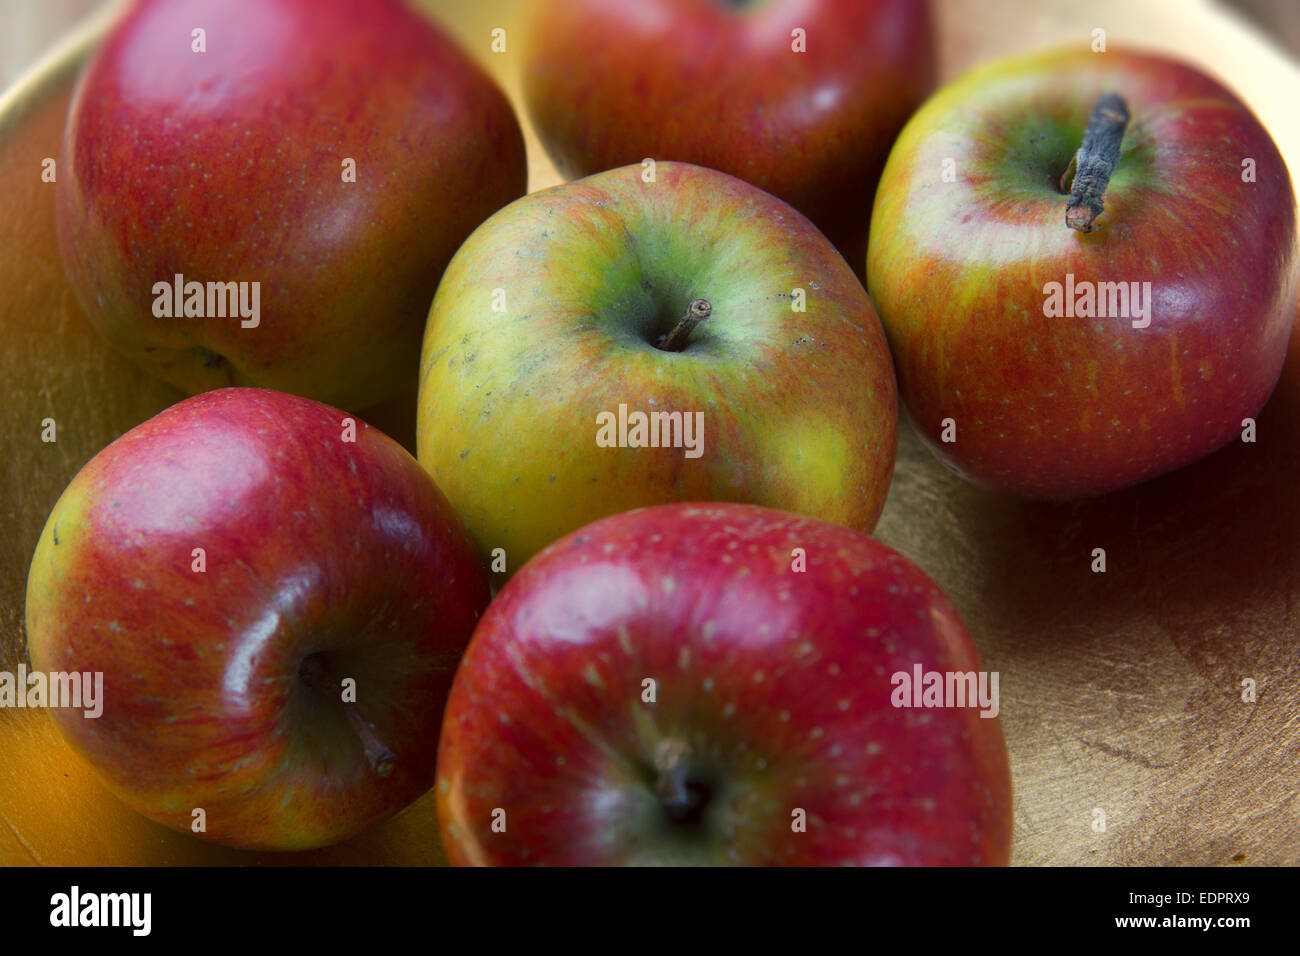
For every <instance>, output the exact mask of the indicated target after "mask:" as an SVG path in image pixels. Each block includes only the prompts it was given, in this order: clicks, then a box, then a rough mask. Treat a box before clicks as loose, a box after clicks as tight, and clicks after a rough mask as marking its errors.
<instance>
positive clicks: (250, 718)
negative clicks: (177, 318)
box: [26, 388, 489, 849]
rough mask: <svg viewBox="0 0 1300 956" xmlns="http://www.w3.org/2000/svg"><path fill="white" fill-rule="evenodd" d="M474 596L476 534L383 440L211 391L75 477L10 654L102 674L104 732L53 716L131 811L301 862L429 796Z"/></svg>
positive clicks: (478, 589)
mask: <svg viewBox="0 0 1300 956" xmlns="http://www.w3.org/2000/svg"><path fill="white" fill-rule="evenodd" d="M488 599H489V589H488V578H487V574H486V570H485V569H484V567H483V566H482V564H481V563H480V562H479V560H478V556H477V555H476V554H475V552H474V547H473V543H472V542H471V541H470V539H469V536H468V535H467V533H466V532H465V530H464V528H463V526H462V525H461V524H460V522H459V520H458V519H457V518H456V516H455V514H454V513H453V512H452V511H451V508H450V506H449V505H448V504H447V501H446V499H445V498H443V497H442V495H441V494H440V493H439V492H438V489H437V488H436V487H434V485H433V483H432V482H431V481H430V480H429V477H428V475H427V474H425V472H424V471H423V469H421V468H420V467H419V465H418V464H417V463H416V462H415V460H414V459H413V458H412V457H411V456H410V455H409V454H408V453H407V452H406V451H405V450H403V449H402V448H401V447H400V446H399V445H398V444H397V443H396V442H394V441H393V440H392V439H390V438H388V437H387V436H385V435H383V434H382V433H381V432H378V431H376V430H375V429H373V428H370V427H369V426H367V425H366V424H365V423H364V422H359V421H356V420H355V419H353V418H351V417H349V416H347V415H346V414H345V413H344V412H341V411H339V410H337V409H333V408H330V407H328V406H325V405H321V404H318V403H316V402H313V401H309V400H307V399H303V398H298V397H295V396H292V395H287V394H283V393H280V392H273V391H267V390H263V389H255V388H231V389H220V390H217V391H213V392H208V393H205V394H203V395H199V396H196V397H193V398H189V399H186V400H184V401H182V402H180V403H179V404H177V405H173V406H172V407H171V408H168V409H167V410H165V411H163V412H161V413H160V414H158V415H157V416H155V417H154V418H151V419H149V420H148V421H147V422H145V423H144V424H142V425H139V426H138V427H136V428H134V429H132V430H131V431H129V432H127V433H126V434H125V435H123V436H122V437H121V438H119V439H117V440H116V441H114V442H113V443H112V444H111V445H109V446H108V447H107V448H105V449H104V450H103V451H101V452H100V453H99V454H98V455H96V456H95V457H94V458H93V459H91V461H90V462H89V463H88V464H87V465H86V466H85V467H84V468H83V469H82V470H81V471H80V472H79V473H78V474H77V476H76V477H75V478H74V479H73V480H72V483H71V484H70V485H69V486H68V488H67V490H66V491H64V493H63V495H62V496H61V497H60V498H59V500H58V502H57V503H56V504H55V506H54V510H53V512H51V514H50V517H49V520H48V521H47V522H46V525H45V529H44V531H43V532H42V533H41V537H40V541H39V542H38V544H37V546H36V554H35V556H34V557H33V559H32V565H31V572H30V574H29V576H28V582H27V609H26V616H27V642H28V651H29V653H30V656H31V662H32V667H33V668H34V670H35V671H39V672H41V673H44V674H50V673H65V674H72V673H78V674H83V675H84V674H89V675H94V674H96V673H99V674H102V675H103V676H102V692H101V695H100V696H101V700H100V709H101V711H102V712H101V713H100V714H99V715H98V716H88V714H87V711H86V710H85V709H69V708H66V707H60V708H58V709H54V710H51V714H52V715H53V716H54V718H55V720H56V722H57V724H58V727H59V729H60V731H61V732H62V733H63V735H64V736H65V737H66V738H67V740H68V741H69V743H70V744H71V745H72V747H73V748H74V749H75V750H77V751H79V752H80V753H81V754H82V756H84V757H85V758H86V759H87V760H89V761H90V762H91V763H92V764H93V765H94V767H95V768H96V770H97V771H98V772H99V773H100V774H101V775H102V777H103V778H104V780H105V781H106V782H107V784H108V785H109V787H110V788H111V789H113V790H114V791H115V792H116V793H117V794H118V795H119V796H121V797H122V799H123V800H125V801H126V802H127V803H128V804H130V805H132V806H134V807H135V808H136V809H137V810H139V811H140V812H142V813H143V814H145V815H146V816H148V817H150V818H152V819H154V820H156V821H158V822H159V823H163V824H165V825H167V826H170V827H173V828H175V829H177V830H183V831H186V832H195V833H196V835H198V836H201V837H204V838H206V839H208V840H211V841H214V842H217V843H222V844H227V845H231V846H238V847H249V848H260V849H304V848H308V847H315V846H322V845H325V844H327V843H333V842H337V841H338V840H341V839H343V838H345V837H348V836H351V835H352V834H355V833H358V832H360V831H361V830H363V829H365V828H366V827H368V826H370V825H371V824H373V823H375V822H377V821H379V820H380V819H382V818H384V817H387V816H390V815H391V814H393V813H395V812H396V811H398V810H400V809H401V808H402V807H404V806H406V805H407V804H408V803H410V802H411V801H412V800H414V799H415V798H416V797H418V796H419V795H420V794H422V793H424V792H425V791H426V790H427V789H428V788H429V787H430V786H431V785H432V781H433V773H434V768H435V759H436V753H435V748H436V741H437V734H438V727H439V721H440V718H441V715H442V709H443V704H444V702H445V700H446V695H447V692H448V689H449V687H450V685H451V679H452V675H453V671H454V667H455V663H456V660H457V658H458V656H459V654H460V653H461V651H462V650H463V649H464V647H465V644H466V643H467V642H468V640H469V637H470V635H471V634H472V632H473V629H474V626H475V624H476V623H477V621H478V619H479V616H480V614H481V612H482V611H483V609H484V608H485V607H486V606H487V602H488ZM91 679H92V678H85V677H83V684H82V686H83V687H85V686H88V684H87V683H86V682H87V681H88V680H91ZM199 810H201V811H203V812H202V814H201V815H199V814H197V813H196V811H199ZM200 823H201V824H202V825H203V827H205V829H203V830H199V829H198V826H199V824H200Z"/></svg>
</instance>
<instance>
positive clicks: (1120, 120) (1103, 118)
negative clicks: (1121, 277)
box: [1061, 93, 1129, 232]
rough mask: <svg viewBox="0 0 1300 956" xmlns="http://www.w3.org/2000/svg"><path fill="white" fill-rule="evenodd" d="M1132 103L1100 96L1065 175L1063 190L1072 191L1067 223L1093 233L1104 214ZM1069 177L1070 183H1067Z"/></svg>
mask: <svg viewBox="0 0 1300 956" xmlns="http://www.w3.org/2000/svg"><path fill="white" fill-rule="evenodd" d="M1128 121H1129V113H1128V105H1127V104H1126V103H1125V102H1124V101H1123V100H1122V99H1121V98H1120V97H1119V96H1117V95H1116V94H1114V93H1103V94H1101V96H1099V97H1097V101H1096V103H1094V104H1093V107H1092V115H1091V116H1090V117H1089V118H1088V128H1087V129H1086V130H1085V131H1084V134H1083V144H1082V145H1081V146H1080V147H1079V150H1078V152H1077V153H1075V155H1074V158H1073V159H1071V160H1070V166H1071V168H1073V169H1074V175H1073V176H1072V177H1071V176H1070V169H1066V171H1065V173H1064V174H1063V175H1062V177H1061V188H1062V190H1064V189H1066V188H1068V189H1069V191H1070V198H1069V201H1068V202H1066V204H1065V224H1066V225H1067V226H1069V227H1070V228H1071V229H1075V230H1077V231H1079V232H1092V230H1093V228H1094V225H1093V224H1094V223H1095V222H1096V221H1097V217H1098V216H1100V215H1101V210H1102V197H1104V196H1105V194H1106V187H1107V186H1108V185H1109V184H1110V177H1111V174H1112V173H1113V172H1114V171H1115V166H1116V165H1117V164H1118V163H1119V147H1120V143H1122V142H1123V141H1124V130H1125V128H1126V127H1127V126H1128ZM1067 179H1068V180H1069V182H1067Z"/></svg>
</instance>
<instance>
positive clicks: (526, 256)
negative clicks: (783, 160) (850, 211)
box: [416, 162, 897, 580]
mask: <svg viewBox="0 0 1300 956" xmlns="http://www.w3.org/2000/svg"><path fill="white" fill-rule="evenodd" d="M674 416H675V417H674ZM896 439H897V394H896V386H895V382H894V374H893V369H892V366H891V364H890V358H889V352H888V348H887V346H886V343H885V339H884V335H883V333H882V332H881V330H880V323H879V321H878V320H877V319H876V315H875V312H874V310H873V309H872V307H871V301H870V300H869V299H868V298H867V295H866V293H865V291H864V290H863V288H862V285H861V284H860V283H859V282H858V281H857V279H856V278H855V277H854V275H853V272H852V270H851V269H850V268H849V267H848V265H847V264H846V263H845V262H844V260H843V259H842V258H841V257H840V255H839V254H838V253H837V252H836V251H835V248H834V247H833V246H832V245H831V244H830V243H829V242H827V241H826V239H825V238H824V237H823V236H822V235H821V233H819V232H818V231H817V229H816V228H815V227H814V226H813V225H812V223H810V222H809V221H808V220H807V219H805V218H804V217H803V216H802V215H800V214H799V213H798V212H796V211H795V210H794V209H792V208H791V207H789V206H788V205H786V204H785V203H783V202H781V201H780V200H779V199H776V198H775V197H773V196H769V195H768V194H766V193H764V192H762V191H761V190H759V189H757V188H755V187H753V186H751V185H749V184H748V183H745V182H743V181H741V180H739V179H736V178H734V177H732V176H728V175H725V174H723V173H719V172H716V171H714V170H711V169H705V168H703V167H700V166H693V165H690V164H686V163H670V162H664V163H655V164H653V165H637V166H628V167H623V168H620V169H616V170H610V171H607V172H604V173H599V174H597V175H594V176H590V177H588V178H586V179H582V180H578V181H576V182H572V183H568V184H565V185H561V186H557V187H554V188H552V189H548V190H544V191H542V192H537V193H533V194H531V195H529V196H526V197H525V198H523V199H520V200H518V201H516V202H514V203H512V204H511V205H509V206H507V207H506V208H505V209H503V210H501V211H500V212H498V213H497V214H495V215H494V216H493V217H492V218H490V219H489V220H488V221H487V222H485V223H484V224H483V225H482V226H480V227H479V228H478V229H477V230H476V231H475V232H474V234H473V235H472V236H470V238H469V239H468V240H467V241H466V243H465V244H464V245H463V246H462V247H461V248H460V250H459V251H458V252H457V253H456V256H455V258H453V260H452V262H451V264H450V265H449V266H448V267H447V271H446V273H445V275H444V276H443V280H442V284H441V285H440V286H439V287H438V294H437V296H436V297H435V298H434V302H433V308H432V309H431V310H430V313H429V323H428V327H427V329H426V332H425V338H424V351H423V356H422V359H421V380H420V393H419V408H418V412H417V418H416V447H417V450H418V454H419V459H420V463H421V464H422V465H424V466H425V467H426V468H428V469H429V471H430V473H431V474H432V475H433V477H434V481H435V482H436V483H437V484H438V487H439V488H441V489H442V491H443V492H444V493H445V494H446V495H447V497H448V499H449V500H450V501H451V503H452V505H453V506H454V507H455V508H456V511H457V513H458V514H460V516H461V517H462V518H463V519H464V520H465V522H466V524H467V526H468V527H469V530H470V533H471V534H472V535H474V538H475V540H476V541H477V542H478V545H479V548H480V551H481V553H482V554H483V555H484V557H485V559H489V560H491V562H492V569H493V571H494V572H498V574H499V573H501V572H505V573H508V572H510V571H513V570H514V568H516V567H517V566H518V565H520V564H522V563H523V562H524V561H525V560H527V558H529V557H531V556H532V555H533V554H535V553H536V552H537V551H539V550H541V549H542V548H543V547H545V546H546V545H547V544H549V543H550V542H552V541H554V540H556V539H557V538H559V537H561V536H563V535H564V534H566V533H568V532H569V531H572V530H574V529H576V528H580V527H582V526H583V525H585V524H587V523H589V522H591V521H594V520H595V519H597V518H600V517H604V516H605V515H609V514H614V513H616V512H619V511H627V510H630V509H632V508H636V507H641V506H644V505H652V504H663V503H667V502H672V501H690V500H710V501H712V500H725V501H746V502H750V503H752V504H759V505H768V506H771V507H779V508H785V509H788V510H791V511H797V512H801V513H805V514H809V515H811V516H813V517H817V518H821V519H823V520H827V521H834V522H837V523H839V524H845V525H848V526H850V527H855V528H859V529H861V530H863V531H869V530H870V529H871V528H873V527H874V525H875V522H876V519H877V518H878V517H879V515H880V511H881V508H882V507H883V505H884V501H885V495H886V492H887V491H888V488H889V481H890V477H891V475H892V472H893V464H894V453H895V448H896ZM498 549H499V550H498ZM498 580H500V577H499V576H498Z"/></svg>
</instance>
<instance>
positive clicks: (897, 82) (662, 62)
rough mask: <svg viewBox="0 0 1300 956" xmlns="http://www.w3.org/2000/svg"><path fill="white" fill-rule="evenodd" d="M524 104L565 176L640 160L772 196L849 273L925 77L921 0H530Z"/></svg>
mask: <svg viewBox="0 0 1300 956" xmlns="http://www.w3.org/2000/svg"><path fill="white" fill-rule="evenodd" d="M532 14H533V17H532V20H531V22H530V25H529V30H528V34H527V39H528V41H529V42H528V43H527V49H526V51H525V62H524V73H523V79H524V95H525V99H526V101H527V104H528V112H529V114H530V115H531V116H532V119H533V125H534V126H535V127H536V128H537V132H538V135H539V136H540V138H541V140H542V143H543V144H544V145H545V147H546V151H547V153H548V154H549V155H550V156H551V158H552V159H553V160H554V161H555V164H556V166H558V167H559V169H560V171H561V172H562V173H563V174H564V175H565V176H566V177H567V178H575V177H579V176H586V175H589V174H591V173H595V172H599V171H600V170H603V169H612V168H613V167H615V166H622V165H624V164H626V163H637V162H640V161H641V160H642V159H644V158H646V157H647V156H652V157H655V158H657V159H673V160H682V161H684V162H689V163H698V164H699V165H701V166H710V167H712V168H714V169H720V170H722V171H723V172H726V173H730V174H732V175H733V176H739V177H741V178H742V179H745V180H747V181H749V182H751V183H753V184H754V185H755V186H758V187H759V188H760V189H764V190H766V191H767V192H770V193H772V194H774V195H776V196H779V197H781V198H782V199H784V200H785V201H786V202H788V203H790V205H792V206H794V207H795V208H796V209H798V210H799V211H800V212H802V213H804V214H805V215H807V216H808V217H809V218H810V219H812V221H813V222H815V223H816V224H817V226H818V227H819V228H820V229H821V230H822V231H823V232H825V233H826V235H827V236H829V237H830V239H831V241H832V242H834V243H835V245H836V246H837V247H838V248H839V249H840V251H841V252H842V253H843V254H844V256H845V258H846V259H848V261H849V263H850V264H851V265H852V266H853V268H854V269H860V268H861V267H862V257H863V255H864V254H865V251H866V243H867V226H868V217H869V216H870V213H871V196H872V192H873V190H874V189H875V185H876V180H877V179H878V178H879V176H880V170H881V168H882V167H883V166H884V163H885V157H886V156H887V155H888V153H889V147H890V144H891V143H892V142H893V140H894V137H895V136H896V135H897V134H898V131H899V130H900V129H901V128H902V126H903V123H904V122H905V121H906V120H907V117H908V116H909V115H910V114H911V112H912V110H914V109H916V107H917V106H918V105H919V104H920V103H921V101H922V100H923V99H924V98H925V96H926V94H927V93H929V92H930V90H931V89H932V87H933V84H934V38H933V30H932V27H931V21H930V11H929V4H928V2H926V0H704V2H701V0H637V2H635V3H628V2H626V0H543V2H538V3H536V4H534V5H532Z"/></svg>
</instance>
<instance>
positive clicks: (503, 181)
mask: <svg viewBox="0 0 1300 956" xmlns="http://www.w3.org/2000/svg"><path fill="white" fill-rule="evenodd" d="M525 179H526V173H525V161H524V146H523V138H522V135H521V133H520V130H519V125H518V123H517V121H516V120H515V117H514V114H513V113H512V111H511V109H510V106H509V104H508V103H507V101H506V99H505V97H504V96H503V95H502V93H501V92H500V91H499V90H498V89H497V88H496V87H495V86H494V84H493V83H492V81H491V80H490V79H489V78H488V77H487V76H486V75H485V74H484V73H482V72H481V71H480V70H479V69H478V68H477V67H476V66H475V65H474V64H473V63H472V62H471V61H470V60H469V59H468V58H467V57H466V56H465V55H464V54H462V53H461V52H460V51H459V50H458V49H457V48H456V47H455V46H454V45H453V44H452V42H451V41H450V40H448V39H446V38H445V37H444V36H442V35H441V34H440V33H439V32H438V31H437V30H436V29H435V28H434V27H433V26H432V25H430V24H429V23H427V22H425V21H424V20H423V19H422V18H421V17H420V16H418V15H417V14H415V13H413V12H412V11H410V10H409V9H407V7H406V5H405V4H403V3H401V2H400V0H331V2H329V3H318V2H315V0H228V2H222V3H211V2H207V0H138V2H136V3H135V4H133V5H132V6H131V7H130V8H129V9H128V11H127V12H126V14H125V16H124V17H123V18H122V20H121V21H120V22H119V23H118V24H117V25H116V26H115V27H114V28H113V29H112V31H111V32H110V34H109V35H108V37H107V38H106V40H105V41H104V44H103V46H102V48H101V49H100V50H99V51H98V53H97V55H96V56H95V57H94V58H93V60H92V61H91V62H90V64H89V65H88V67H87V69H86V72H85V74H84V76H83V77H82V80H81V82H80V84H79V86H78V88H77V91H76V94H75V96H74V98H73V102H72V105H71V108H70V111H69V116H68V123H67V128H66V131H65V134H64V140H63V147H62V151H61V158H60V161H59V165H58V179H57V184H56V190H57V193H56V212H57V222H58V232H59V245H60V250H61V252H62V255H63V259H64V262H65V264H66V266H67V270H68V274H69V278H70V280H71V282H72V285H73V287H74V289H75V290H76V293H77V297H78V299H79V301H80V302H81V305H82V307H83V308H84V309H85V310H86V313H87V315H88V316H89V317H90V320H91V322H92V323H93V324H94V325H95V326H96V328H98V329H99V331H100V332H101V333H103V335H104V336H105V337H106V338H107V339H108V341H109V342H110V343H112V344H113V345H114V346H115V347H116V348H118V349H120V350H121V351H122V352H124V353H125V354H126V355H127V356H129V357H130V358H132V359H133V360H135V361H136V362H138V363H140V364H141V365H143V366H144V367H145V368H147V369H149V370H150V371H152V372H154V373H155V374H157V375H158V376H160V377H161V378H163V379H165V380H167V381H168V382H171V383H172V384H173V385H176V386H178V387H180V388H182V389H184V390H186V391H188V392H199V391H203V390H206V389H211V388H218V387H222V386H227V385H261V386H266V387H269V388H275V389H279V390H282V391H288V392H293V393H295V394H300V395H305V396H307V397H310V398H314V399H317V400H320V401H324V402H329V403H331V404H335V405H340V406H343V407H345V408H350V409H356V408H363V407H367V406H369V405H372V404H375V403H377V402H380V401H382V400H384V399H386V398H389V397H391V396H392V395H394V394H397V393H398V392H399V391H401V389H402V388H403V387H404V386H409V389H410V391H411V392H413V391H414V383H415V378H416V373H417V368H416V354H417V352H418V348H419V338H420V333H421V330H422V329H423V320H424V317H425V315H427V313H428V309H429V303H430V301H432V299H433V293H434V290H435V289H436V287H437V283H438V277H439V276H440V274H441V273H442V270H443V268H444V267H445V266H446V264H447V261H448V260H449V259H450V258H451V255H452V253H453V252H455V250H456V247H457V246H459V245H460V243H461V242H462V241H463V240H464V239H465V237H466V236H468V235H469V233H470V232H471V231H472V230H473V229H474V227H475V226H477V225H478V224H479V223H480V222H482V221H483V219H485V218H486V217H487V216H488V215H490V214H491V213H492V212H494V211H496V210H497V209H499V208H500V207H501V206H503V205H505V204H506V203H508V202H509V201H510V200H512V199H514V198H516V197H518V196H520V195H522V194H523V192H524V189H525Z"/></svg>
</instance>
